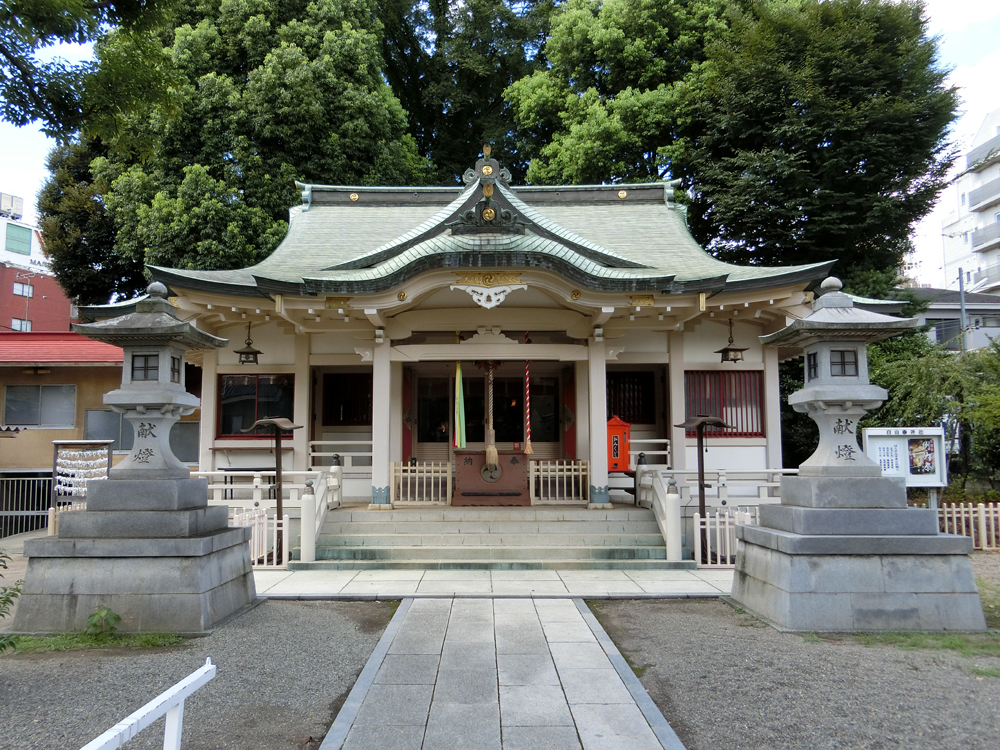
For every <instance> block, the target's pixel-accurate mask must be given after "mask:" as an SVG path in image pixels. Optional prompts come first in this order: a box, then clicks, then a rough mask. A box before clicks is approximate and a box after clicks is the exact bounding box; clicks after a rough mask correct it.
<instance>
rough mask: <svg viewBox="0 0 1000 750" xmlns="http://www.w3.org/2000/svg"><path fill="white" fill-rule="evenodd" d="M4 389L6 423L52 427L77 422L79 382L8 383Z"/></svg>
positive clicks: (14, 425)
mask: <svg viewBox="0 0 1000 750" xmlns="http://www.w3.org/2000/svg"><path fill="white" fill-rule="evenodd" d="M4 391H5V392H4V410H3V422H4V424H5V425H10V426H12V427H49V428H64V427H74V426H75V425H76V386H75V385H8V386H7V387H6V389H4Z"/></svg>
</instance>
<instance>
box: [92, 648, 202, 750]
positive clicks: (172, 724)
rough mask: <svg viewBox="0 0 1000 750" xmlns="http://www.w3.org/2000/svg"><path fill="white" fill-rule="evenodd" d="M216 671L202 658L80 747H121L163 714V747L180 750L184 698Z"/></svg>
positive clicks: (95, 749)
mask: <svg viewBox="0 0 1000 750" xmlns="http://www.w3.org/2000/svg"><path fill="white" fill-rule="evenodd" d="M216 670H217V667H216V666H215V665H214V664H212V659H211V657H209V658H208V659H205V665H204V666H203V667H201V669H199V670H197V671H195V672H192V673H191V674H189V675H188V676H187V677H185V678H184V679H183V680H181V681H180V682H178V683H177V684H176V685H174V686H173V687H172V688H169V689H168V690H166V691H164V692H162V693H160V694H159V695H158V696H156V697H155V698H153V700H151V701H150V702H149V703H147V704H146V705H145V706H143V707H142V708H140V709H139V710H138V711H136V712H135V713H134V714H131V715H129V716H126V717H125V718H124V719H122V720H121V721H119V722H118V723H117V724H115V725H114V726H113V727H111V729H109V730H108V731H107V732H105V733H104V734H102V735H101V736H100V737H98V738H97V739H95V740H92V741H91V742H88V743H87V744H86V745H84V746H83V747H82V748H81V750H113V748H119V747H122V746H123V745H124V744H125V743H126V742H128V741H129V740H130V739H132V738H133V737H135V736H136V735H137V734H139V732H141V731H142V730H143V729H145V728H146V727H148V726H149V725H150V724H152V723H153V722H154V721H156V720H157V719H159V718H160V717H161V716H166V717H167V718H166V725H165V726H164V728H163V750H181V733H182V732H183V730H184V701H185V700H187V698H189V697H190V696H191V695H192V694H193V693H194V692H195V691H196V690H197V689H198V688H200V687H201V686H202V685H204V684H205V683H206V682H209V681H210V680H213V679H215V673H216Z"/></svg>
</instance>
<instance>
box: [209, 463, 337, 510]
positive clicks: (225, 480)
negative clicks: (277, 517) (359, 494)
mask: <svg viewBox="0 0 1000 750" xmlns="http://www.w3.org/2000/svg"><path fill="white" fill-rule="evenodd" d="M329 471H332V469H312V470H309V471H289V470H285V471H282V472H281V480H282V481H281V485H282V490H283V492H284V494H285V498H283V500H284V503H285V504H286V505H291V506H296V507H297V506H298V505H299V500H300V498H301V496H302V493H303V492H304V491H305V488H306V481H308V480H311V481H312V482H313V486H314V487H315V491H316V493H317V495H319V493H320V488H321V487H326V486H327V482H326V479H325V474H327V473H328V472H329ZM191 477H192V478H197V477H200V478H203V479H207V480H208V502H209V504H210V505H228V506H230V507H242V508H256V507H273V506H274V501H275V497H274V492H275V485H274V479H275V472H274V470H273V469H272V470H270V471H192V472H191ZM337 486H338V487H339V482H338V485H337Z"/></svg>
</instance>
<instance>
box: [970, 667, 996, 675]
mask: <svg viewBox="0 0 1000 750" xmlns="http://www.w3.org/2000/svg"><path fill="white" fill-rule="evenodd" d="M969 671H970V672H972V674H974V675H976V676H977V677H1000V669H996V668H995V667H972V669H970V670H969Z"/></svg>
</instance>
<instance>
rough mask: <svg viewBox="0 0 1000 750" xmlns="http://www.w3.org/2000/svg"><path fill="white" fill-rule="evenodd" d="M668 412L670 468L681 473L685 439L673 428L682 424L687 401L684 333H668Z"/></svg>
mask: <svg viewBox="0 0 1000 750" xmlns="http://www.w3.org/2000/svg"><path fill="white" fill-rule="evenodd" d="M669 383H670V410H669V412H668V414H667V417H668V419H669V427H668V429H667V435H669V436H670V460H671V462H672V463H671V468H673V469H677V470H678V471H683V470H684V469H686V468H687V446H686V444H687V438H686V437H685V436H684V428H683V427H675V426H674V425H678V424H680V423H681V422H683V421H684V420H685V419H686V418H687V417H686V416H685V414H684V412H685V405H686V404H687V399H686V396H685V393H684V333H683V332H682V331H671V332H670V376H669Z"/></svg>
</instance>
